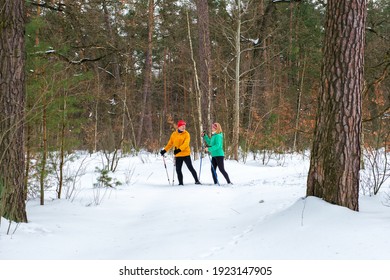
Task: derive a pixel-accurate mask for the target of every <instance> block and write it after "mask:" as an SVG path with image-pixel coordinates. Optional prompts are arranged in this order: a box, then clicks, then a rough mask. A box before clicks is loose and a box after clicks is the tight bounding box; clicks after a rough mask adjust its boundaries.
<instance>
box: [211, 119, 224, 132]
mask: <svg viewBox="0 0 390 280" xmlns="http://www.w3.org/2000/svg"><path fill="white" fill-rule="evenodd" d="M213 127H215V133H221V132H222V127H221V125H220V124H219V123H217V122H216V123H213Z"/></svg>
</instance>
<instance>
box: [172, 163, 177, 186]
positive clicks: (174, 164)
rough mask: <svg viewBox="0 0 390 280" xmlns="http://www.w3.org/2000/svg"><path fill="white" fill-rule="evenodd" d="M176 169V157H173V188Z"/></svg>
mask: <svg viewBox="0 0 390 280" xmlns="http://www.w3.org/2000/svg"><path fill="white" fill-rule="evenodd" d="M175 169H176V157H175V156H174V157H173V175H172V178H173V179H172V186H173V185H174V184H175Z"/></svg>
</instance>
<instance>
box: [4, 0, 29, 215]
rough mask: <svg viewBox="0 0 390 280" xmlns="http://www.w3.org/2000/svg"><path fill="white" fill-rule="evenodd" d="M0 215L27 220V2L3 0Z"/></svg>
mask: <svg viewBox="0 0 390 280" xmlns="http://www.w3.org/2000/svg"><path fill="white" fill-rule="evenodd" d="M0 6H1V9H0V22H1V23H2V27H1V30H0V61H1V63H0V65H1V66H0V67H1V68H0V215H1V216H3V217H5V218H7V219H10V220H12V221H16V222H27V215H26V205H25V158H24V139H23V137H24V108H25V92H26V88H25V60H26V57H25V53H24V50H25V43H24V27H25V4H24V0H13V1H0Z"/></svg>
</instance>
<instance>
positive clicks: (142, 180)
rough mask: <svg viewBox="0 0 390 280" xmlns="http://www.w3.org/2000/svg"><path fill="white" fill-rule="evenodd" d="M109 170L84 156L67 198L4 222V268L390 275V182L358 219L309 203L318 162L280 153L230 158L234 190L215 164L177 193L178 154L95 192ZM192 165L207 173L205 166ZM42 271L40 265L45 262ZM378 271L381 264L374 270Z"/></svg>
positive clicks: (126, 162)
mask: <svg viewBox="0 0 390 280" xmlns="http://www.w3.org/2000/svg"><path fill="white" fill-rule="evenodd" d="M192 158H193V157H192ZM103 163H104V160H103V157H102V156H101V155H99V154H93V155H89V154H79V158H78V160H76V161H73V162H70V161H69V162H68V167H67V176H68V177H69V178H71V177H73V179H76V180H75V181H74V183H69V184H68V185H67V186H65V189H64V193H63V194H64V196H66V194H68V196H69V197H68V198H67V199H64V198H63V199H60V200H59V199H56V193H55V190H54V189H55V188H54V189H48V190H47V192H46V200H45V205H44V206H41V205H40V204H39V199H38V198H36V199H31V200H29V201H28V203H27V214H28V219H29V222H28V223H25V224H19V225H17V224H15V223H11V224H9V222H8V221H6V220H5V219H2V221H1V226H0V266H1V267H6V265H7V267H8V265H9V267H10V269H11V268H12V269H13V268H14V267H18V264H19V262H18V261H23V260H24V261H25V260H30V261H32V260H36V261H43V260H46V261H47V260H56V261H66V260H68V261H69V260H75V261H77V260H78V261H81V260H88V261H100V260H105V261H108V260H116V261H118V260H126V261H130V260H133V261H134V262H135V263H137V264H138V262H139V261H140V260H142V261H143V262H144V264H145V263H146V264H149V263H150V262H149V261H152V262H154V263H155V262H156V261H157V260H160V261H161V262H162V263H164V262H166V261H168V264H171V262H170V261H175V262H176V263H177V262H178V261H185V264H189V265H190V264H192V262H195V263H197V261H204V262H206V263H208V261H215V262H216V263H220V261H223V264H225V265H226V264H229V263H230V262H231V261H233V260H235V261H236V263H237V262H238V263H241V262H242V261H247V263H250V262H253V261H254V260H263V261H270V260H273V261H274V262H275V263H276V264H278V261H282V263H283V264H284V265H287V266H290V265H291V264H290V263H286V262H285V261H286V260H291V261H308V260H317V261H324V260H325V261H335V260H336V261H340V260H349V261H356V265H353V264H355V262H353V263H352V266H353V269H355V270H356V269H358V270H356V271H361V270H359V268H361V267H362V266H361V265H360V262H359V261H365V267H367V265H368V263H367V261H379V263H380V264H381V262H380V261H385V263H386V265H385V266H387V267H388V260H390V239H389V233H390V223H389V221H390V208H389V207H388V206H386V204H388V201H387V200H386V197H387V196H386V193H387V192H388V189H389V185H388V184H385V186H383V187H382V189H381V192H380V193H379V194H378V195H376V196H363V195H361V196H360V201H359V204H360V211H359V212H355V211H351V210H349V209H347V208H344V207H340V206H336V205H332V204H329V203H326V202H324V201H323V200H321V199H319V198H315V197H307V198H305V193H306V179H307V173H308V166H309V159H308V157H307V156H304V155H290V154H289V155H271V156H270V157H269V158H267V162H266V164H263V161H262V159H259V158H253V157H252V158H248V159H247V160H246V162H245V163H243V162H236V161H232V160H226V161H225V167H226V170H227V172H228V173H229V176H230V178H231V180H232V182H233V183H234V185H227V184H226V181H225V179H224V178H223V176H222V175H221V174H220V173H218V178H219V181H220V183H221V186H217V185H213V184H212V177H211V171H210V161H209V158H208V157H205V158H203V160H202V168H201V175H200V181H201V182H202V185H200V186H199V185H195V184H194V181H193V178H192V176H191V174H190V173H189V171H188V169H187V167H186V166H185V165H184V166H183V173H184V186H180V187H179V186H178V185H177V178H176V177H175V178H176V180H175V181H174V183H175V185H174V186H171V185H169V182H168V178H167V171H168V176H169V180H170V182H172V181H173V178H172V176H173V174H174V173H173V161H172V156H171V155H169V156H168V157H167V158H166V165H167V170H166V169H165V167H164V163H163V160H162V157H161V156H159V155H155V154H149V153H140V154H139V155H137V156H127V157H123V158H121V159H120V161H119V165H118V167H117V170H116V171H115V172H114V173H109V176H111V177H112V178H114V179H116V180H117V181H119V182H121V183H122V184H121V185H119V186H117V187H115V188H96V187H94V185H95V184H96V183H97V178H98V177H99V175H100V174H99V173H98V172H97V169H96V167H99V168H102V165H103ZM193 164H194V167H195V169H196V170H197V172H198V173H199V168H200V161H199V160H194V161H193ZM81 171H82V172H81ZM72 188H74V189H73V192H70V191H71V190H72ZM7 233H8V234H7ZM9 261H12V262H9ZM22 263H23V264H25V262H22ZM33 264H34V265H31V266H33V267H41V266H40V265H39V264H41V262H38V265H37V263H36V262H33ZM93 264H94V262H92V264H89V263H87V264H85V266H86V267H89V266H92V265H93ZM122 264H123V263H121V265H122ZM127 264H129V262H127ZM201 264H202V263H201ZM326 264H327V265H329V262H326ZM377 264H378V262H374V263H373V264H372V265H374V266H375V269H377V267H376V265H377ZM61 265H63V264H62V263H61V262H60V264H59V266H61ZM141 265H142V263H141ZM299 265H300V263H298V264H297V266H294V267H295V268H296V267H299ZM320 265H321V264H320ZM335 265H338V263H337V264H335ZM82 266H84V265H82ZM306 266H307V265H305V267H306ZM43 267H45V266H43ZM54 267H55V265H54ZM76 267H77V266H76ZM94 267H95V266H94ZM302 267H303V265H302ZM379 267H382V265H381V266H379ZM290 268H291V267H290ZM94 269H95V270H96V267H95V268H94ZM302 269H303V268H302ZM304 269H306V268H304ZM292 270H294V269H292ZM89 272H90V271H89ZM300 272H301V273H302V270H301V271H300ZM4 273H6V272H4V270H3V272H1V271H0V275H1V276H3V275H4ZM39 273H40V277H41V278H40V279H44V277H43V278H42V274H41V273H42V271H40V272H39ZM348 275H349V276H350V275H351V274H348ZM111 276H112V275H111ZM2 278H3V277H2ZM95 278H96V277H95ZM48 279H49V278H48ZM102 279H103V278H102ZM111 279H114V278H113V277H111ZM156 279H158V278H156ZM196 279H199V278H196ZM239 279H244V278H239ZM272 279H276V278H272ZM278 279H282V278H278ZM301 279H302V278H301Z"/></svg>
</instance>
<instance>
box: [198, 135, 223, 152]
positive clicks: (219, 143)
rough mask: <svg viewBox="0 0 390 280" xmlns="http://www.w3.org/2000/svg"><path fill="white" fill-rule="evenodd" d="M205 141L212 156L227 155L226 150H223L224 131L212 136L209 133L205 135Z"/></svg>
mask: <svg viewBox="0 0 390 280" xmlns="http://www.w3.org/2000/svg"><path fill="white" fill-rule="evenodd" d="M203 139H204V141H205V142H206V144H207V146H208V151H209V152H210V154H211V156H212V157H221V156H225V152H224V151H223V133H222V132H221V133H216V134H213V135H212V136H211V138H210V137H209V136H208V135H206V134H205V135H204V136H203Z"/></svg>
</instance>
